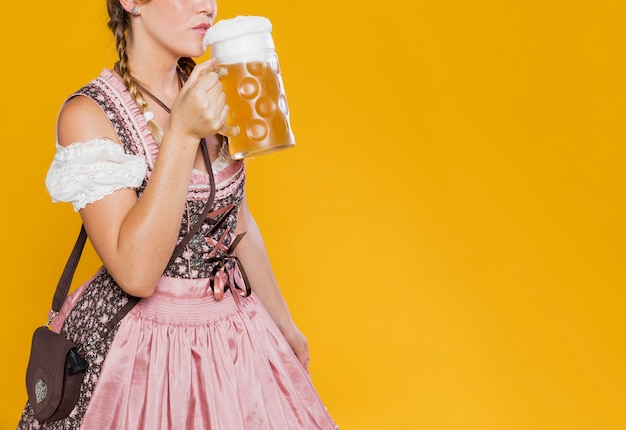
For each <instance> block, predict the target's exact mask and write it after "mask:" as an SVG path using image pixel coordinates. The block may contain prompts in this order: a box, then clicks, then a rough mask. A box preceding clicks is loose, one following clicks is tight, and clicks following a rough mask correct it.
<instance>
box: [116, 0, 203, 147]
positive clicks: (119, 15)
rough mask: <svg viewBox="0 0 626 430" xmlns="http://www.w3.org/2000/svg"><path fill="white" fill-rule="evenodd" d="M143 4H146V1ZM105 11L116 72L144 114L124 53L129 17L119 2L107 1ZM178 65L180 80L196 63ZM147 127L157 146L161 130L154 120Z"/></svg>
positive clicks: (144, 103)
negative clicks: (114, 55) (111, 34)
mask: <svg viewBox="0 0 626 430" xmlns="http://www.w3.org/2000/svg"><path fill="white" fill-rule="evenodd" d="M148 1H149V0H148ZM144 3H148V2H147V1H146V2H144ZM107 11H108V13H109V22H108V27H109V29H110V30H111V32H112V33H113V36H114V37H115V47H116V50H117V55H118V57H119V61H118V63H117V68H118V72H119V73H120V75H121V76H122V79H123V80H124V84H125V85H126V88H128V91H129V92H130V95H131V96H132V98H133V100H135V103H137V106H138V107H139V110H140V111H141V112H142V113H146V112H147V111H148V110H149V108H148V102H147V101H146V99H145V98H144V96H143V94H142V93H141V91H139V88H138V87H137V81H136V80H135V78H134V77H133V75H132V73H131V70H130V68H129V67H128V54H127V53H126V47H127V42H128V39H127V38H128V34H129V32H130V31H131V26H130V15H129V13H128V12H126V11H125V10H124V8H123V7H122V5H121V4H120V1H119V0H107ZM178 65H179V67H180V70H181V71H182V72H183V75H184V76H182V78H183V79H185V78H186V76H188V75H189V74H190V73H191V71H192V70H193V68H194V67H195V65H196V63H195V62H194V61H193V60H192V59H191V58H181V59H180V60H179V61H178ZM148 127H149V128H150V132H151V133H152V136H153V138H154V140H155V142H156V143H157V145H159V144H160V143H161V140H162V139H163V130H162V129H161V127H159V125H158V124H157V123H156V122H155V121H154V119H152V120H150V121H148Z"/></svg>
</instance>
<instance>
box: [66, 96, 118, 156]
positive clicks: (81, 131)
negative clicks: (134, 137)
mask: <svg viewBox="0 0 626 430" xmlns="http://www.w3.org/2000/svg"><path fill="white" fill-rule="evenodd" d="M102 138H106V139H111V140H112V141H114V142H118V139H117V135H116V133H115V130H114V129H113V126H112V125H111V122H110V121H109V119H108V118H107V116H106V115H105V113H104V111H102V109H101V108H100V106H98V104H97V103H96V102H94V101H93V100H91V99H90V98H89V97H85V96H80V95H79V96H76V97H73V98H71V99H70V100H68V101H67V102H66V103H65V104H64V105H63V107H62V108H61V111H60V112H59V119H58V123H57V140H58V142H59V145H61V146H68V145H71V144H72V143H76V142H87V141H90V140H93V139H102ZM118 143H119V142H118Z"/></svg>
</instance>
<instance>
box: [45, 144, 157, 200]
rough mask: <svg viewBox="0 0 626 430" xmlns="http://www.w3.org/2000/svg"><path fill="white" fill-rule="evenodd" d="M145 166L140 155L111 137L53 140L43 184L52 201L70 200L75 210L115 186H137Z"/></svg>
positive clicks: (112, 190)
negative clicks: (66, 143) (65, 141)
mask: <svg viewBox="0 0 626 430" xmlns="http://www.w3.org/2000/svg"><path fill="white" fill-rule="evenodd" d="M146 169H147V165H146V162H145V161H144V160H143V158H141V157H140V156H138V155H130V154H125V153H124V150H123V149H122V147H121V145H118V144H117V143H115V142H113V141H112V140H108V139H94V140H90V141H88V142H77V143H73V144H71V145H69V146H66V147H63V146H61V145H59V144H57V146H56V154H55V156H54V160H53V161H52V165H51V166H50V169H49V170H48V174H47V176H46V188H47V189H48V193H50V196H51V197H52V201H53V202H69V203H72V205H73V206H74V210H75V211H78V210H80V209H82V208H84V207H85V206H86V205H87V204H88V203H93V202H95V201H98V200H100V199H102V198H103V197H104V196H107V195H109V194H112V193H113V192H114V191H116V190H119V189H122V188H136V187H138V186H139V185H141V183H142V182H143V179H144V177H145V175H146Z"/></svg>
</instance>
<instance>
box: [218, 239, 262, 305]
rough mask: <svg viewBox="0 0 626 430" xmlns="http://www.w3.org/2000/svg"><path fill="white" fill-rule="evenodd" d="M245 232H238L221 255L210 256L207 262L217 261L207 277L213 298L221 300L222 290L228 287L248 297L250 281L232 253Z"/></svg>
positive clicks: (250, 290)
mask: <svg viewBox="0 0 626 430" xmlns="http://www.w3.org/2000/svg"><path fill="white" fill-rule="evenodd" d="M245 234H246V233H245V232H244V233H240V234H238V235H237V237H235V240H234V241H233V243H232V244H231V245H230V247H229V248H228V251H227V252H226V254H225V255H224V256H222V257H217V258H210V259H209V262H217V263H218V265H217V269H216V270H215V273H213V274H212V275H211V277H210V278H209V287H210V288H211V290H213V295H214V296H215V300H222V297H224V292H225V291H227V290H228V289H229V288H230V289H231V291H232V292H233V293H237V294H239V295H240V296H242V297H248V296H249V295H250V294H251V293H252V289H251V288H250V282H249V281H248V276H247V275H246V271H245V270H244V268H243V264H241V260H239V258H238V257H237V256H236V255H234V251H235V247H236V246H237V245H238V244H239V242H240V241H241V239H242V238H243V236H244V235H245Z"/></svg>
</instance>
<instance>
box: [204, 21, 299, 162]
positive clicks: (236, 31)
mask: <svg viewBox="0 0 626 430" xmlns="http://www.w3.org/2000/svg"><path fill="white" fill-rule="evenodd" d="M271 30H272V25H271V23H270V21H269V20H268V19H267V18H265V17H258V16H239V17H236V18H232V19H226V20H222V21H220V22H218V23H217V24H216V25H214V26H213V27H211V28H210V29H209V31H208V32H207V33H206V35H205V37H204V43H205V45H207V46H209V47H210V50H211V58H213V59H214V60H215V70H216V71H217V72H218V73H219V75H220V80H221V82H222V89H223V91H224V94H226V104H227V105H228V107H229V115H228V119H227V121H226V126H225V127H224V129H223V130H222V131H221V133H222V134H224V135H226V136H228V137H229V140H230V155H231V157H232V158H236V159H240V158H244V157H249V156H255V155H261V154H267V153H270V152H274V151H278V150H280V149H285V148H290V147H292V146H293V145H295V138H294V136H293V133H292V131H291V126H290V125H289V108H288V106H287V98H286V97H285V90H284V88H283V81H282V77H281V74H280V67H279V65H278V56H277V55H276V50H275V48H274V40H273V39H272V35H271Z"/></svg>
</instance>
